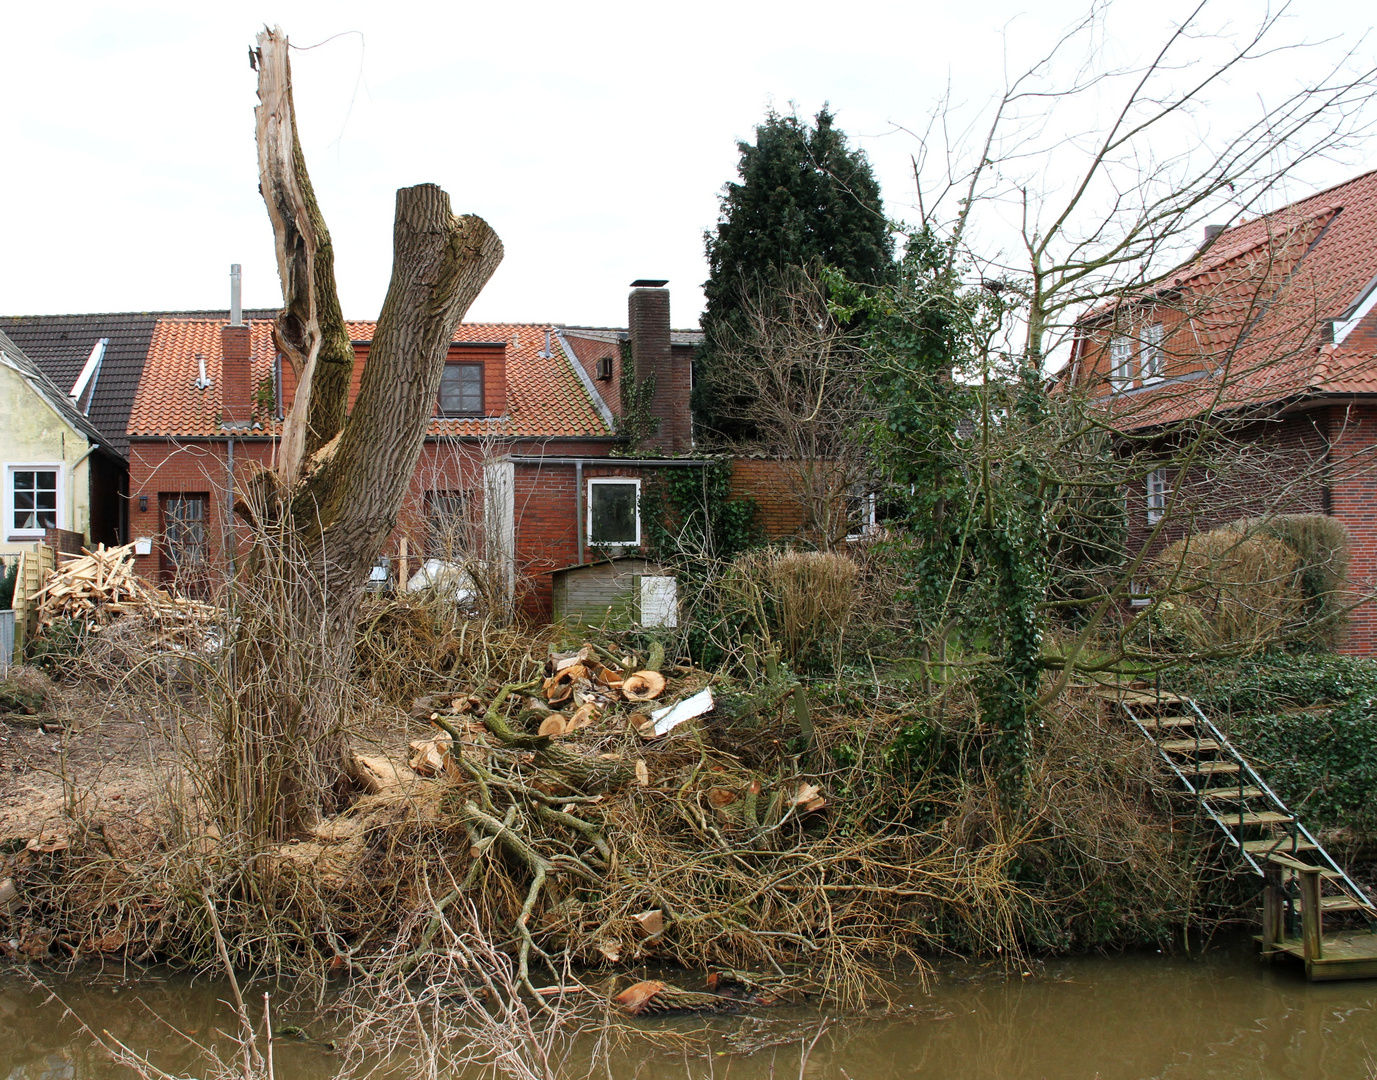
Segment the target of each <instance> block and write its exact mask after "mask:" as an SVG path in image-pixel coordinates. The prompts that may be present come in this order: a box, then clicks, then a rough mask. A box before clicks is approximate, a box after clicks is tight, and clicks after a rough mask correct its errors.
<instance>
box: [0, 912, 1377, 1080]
mask: <svg viewBox="0 0 1377 1080" xmlns="http://www.w3.org/2000/svg"><path fill="white" fill-rule="evenodd" d="M49 985H51V986H52V988H53V989H54V990H56V991H57V992H58V993H59V994H60V995H61V996H62V999H63V1000H64V1001H66V1002H67V1004H68V1005H70V1006H71V1007H72V1009H73V1010H74V1011H75V1012H77V1013H78V1014H80V1016H81V1017H82V1019H83V1020H85V1021H86V1023H87V1024H89V1025H90V1026H91V1027H93V1028H95V1029H97V1030H99V1029H108V1030H109V1031H110V1032H111V1033H113V1034H114V1035H116V1036H117V1037H119V1038H120V1039H121V1040H122V1041H124V1042H126V1043H127V1044H129V1045H130V1046H132V1047H135V1048H137V1049H139V1050H145V1051H149V1052H151V1053H152V1054H153V1055H154V1058H155V1060H157V1061H158V1062H159V1064H161V1065H162V1066H163V1067H165V1068H168V1069H169V1071H173V1072H182V1071H183V1070H190V1073H189V1074H190V1075H198V1076H199V1075H201V1073H200V1072H198V1071H195V1056H194V1054H193V1053H192V1052H191V1051H190V1050H189V1048H188V1047H187V1046H186V1045H185V1041H184V1040H183V1039H182V1038H181V1037H180V1036H178V1035H175V1034H174V1033H173V1030H174V1029H175V1031H177V1032H182V1033H185V1034H186V1035H190V1036H192V1037H193V1038H196V1039H198V1040H201V1041H206V1040H215V1039H216V1038H217V1036H216V1034H215V1033H216V1030H217V1028H218V1029H220V1030H231V1029H232V1026H233V1025H232V1019H233V1018H232V1014H231V1013H230V1011H229V1010H228V1009H227V1008H226V1007H225V1006H224V1005H223V1003H221V1002H220V1001H219V1000H218V999H219V996H220V994H221V992H222V988H220V987H218V986H217V985H216V984H214V983H209V982H204V981H200V982H189V981H187V980H185V979H182V978H180V977H167V978H163V979H159V978H151V977H148V976H140V977H139V978H138V979H134V980H127V981H126V980H125V979H124V978H123V977H122V975H121V973H118V972H106V973H105V974H101V975H94V974H93V973H91V972H90V971H86V972H82V973H81V974H79V975H76V976H72V977H68V978H62V979H54V980H51V981H50V983H49ZM45 996H46V995H45V994H44V992H43V991H41V990H39V989H37V988H35V987H33V986H32V985H30V983H29V982H28V981H27V980H26V979H25V978H24V976H23V975H22V974H21V973H20V972H18V971H15V970H10V971H8V972H5V973H3V974H0V1077H3V1078H4V1080H39V1078H43V1080H106V1078H114V1077H127V1076H129V1075H130V1074H129V1073H128V1072H127V1071H122V1070H121V1069H119V1068H118V1067H115V1066H113V1065H111V1064H110V1063H109V1061H108V1059H107V1058H106V1056H105V1055H104V1054H103V1053H102V1052H100V1051H99V1050H94V1049H92V1048H91V1046H90V1039H89V1038H88V1037H87V1036H85V1035H83V1034H82V1033H81V1031H80V1029H79V1028H78V1026H77V1025H76V1023H75V1022H73V1021H72V1020H71V1019H70V1018H64V1016H63V1008H62V1006H61V1005H60V1004H58V1003H57V1002H55V1001H52V1000H46V1001H45ZM899 1005H900V1008H899V1011H898V1012H897V1014H892V1015H889V1016H883V1017H879V1016H876V1017H834V1018H832V1019H831V1020H830V1022H829V1025H828V1028H827V1030H826V1032H825V1033H824V1034H823V1036H822V1038H821V1039H820V1040H819V1041H818V1043H817V1045H816V1047H815V1048H814V1049H813V1052H812V1055H811V1057H810V1059H809V1063H808V1067H807V1070H806V1076H807V1077H808V1078H810V1080H824V1078H827V1080H831V1078H837V1080H842V1078H847V1077H850V1078H852V1080H862V1078H887V1077H908V1076H913V1077H942V1078H948V1077H960V1078H962V1080H1145V1078H1154V1080H1223V1078H1228V1080H1369V1078H1374V1077H1377V981H1373V982H1352V983H1338V984H1328V985H1324V984H1309V983H1306V982H1305V981H1304V978H1303V977H1302V976H1301V975H1300V974H1299V973H1298V972H1297V971H1296V970H1294V969H1290V968H1267V967H1265V966H1263V965H1261V964H1260V963H1259V962H1258V960H1257V958H1256V956H1255V954H1254V952H1253V951H1252V947H1251V945H1250V943H1249V942H1248V941H1246V940H1243V939H1238V940H1234V941H1231V942H1229V943H1227V944H1224V945H1218V946H1214V947H1211V948H1210V949H1208V950H1206V951H1205V952H1204V954H1203V955H1202V956H1200V957H1199V958H1186V957H1180V956H1164V955H1159V954H1155V953H1128V954H1123V955H1116V956H1082V957H1067V958H1062V959H1057V960H1052V961H1048V962H1045V963H1041V964H1038V965H1036V966H1035V967H1034V968H1032V969H1030V974H1029V975H1027V976H1024V975H1022V974H1021V973H1015V974H1014V975H1013V976H1009V975H1007V974H1006V973H1005V972H1004V971H1003V970H1002V969H997V968H995V967H993V966H981V965H973V964H966V965H952V966H948V967H945V968H943V969H942V970H941V972H940V974H939V976H938V978H937V979H936V980H935V981H934V982H933V983H932V985H931V986H930V988H929V990H928V991H926V992H925V991H923V990H922V989H921V988H920V987H919V986H917V985H916V984H909V985H906V986H904V987H903V991H902V994H901V996H900V998H899ZM820 1019H821V1018H820V1017H819V1016H818V1015H817V1014H815V1013H811V1012H808V1011H806V1010H801V1009H796V1010H787V1011H765V1012H757V1013H754V1014H750V1015H741V1016H735V1017H730V1018H724V1019H721V1020H718V1021H714V1022H713V1023H712V1025H711V1027H710V1029H709V1030H708V1031H707V1032H706V1033H705V1032H704V1025H703V1022H702V1020H701V1019H693V1020H678V1021H676V1020H661V1021H655V1022H652V1023H653V1024H654V1025H656V1029H657V1030H661V1031H663V1030H665V1029H676V1030H678V1031H680V1032H681V1033H684V1034H687V1033H690V1032H693V1033H696V1034H698V1035H702V1036H703V1039H704V1043H703V1045H702V1046H701V1048H700V1049H699V1051H698V1055H699V1056H696V1057H692V1056H691V1057H690V1058H688V1059H687V1060H685V1058H684V1057H683V1056H682V1051H679V1052H676V1053H674V1054H673V1055H667V1054H666V1053H665V1052H664V1051H662V1050H657V1049H654V1048H651V1047H639V1048H635V1049H631V1050H628V1051H625V1052H623V1053H621V1054H620V1056H619V1057H617V1058H616V1059H615V1060H614V1062H613V1063H612V1069H611V1072H612V1075H613V1076H614V1077H616V1078H617V1080H623V1078H626V1080H629V1078H632V1077H666V1078H669V1077H693V1078H695V1080H696V1078H699V1077H733V1078H737V1080H764V1078H766V1077H770V1076H794V1075H797V1071H798V1059H799V1049H798V1042H797V1041H796V1040H797V1039H799V1038H804V1037H809V1038H811V1034H812V1033H813V1032H815V1031H816V1029H817V1025H818V1023H819V1022H820ZM284 1022H285V1021H284ZM307 1026H308V1027H310V1026H311V1025H307ZM313 1034H315V1035H317V1036H319V1037H320V1038H321V1039H326V1038H328V1033H327V1032H325V1031H324V1029H317V1030H315V1031H314V1032H313ZM220 1041H221V1042H222V1043H225V1042H226V1040H225V1039H224V1038H223V1037H220ZM772 1043H773V1044H775V1045H771V1044H772ZM277 1045H278V1063H279V1068H278V1075H279V1076H284V1077H292V1078H293V1080H326V1078H328V1077H332V1076H334V1075H335V1072H336V1070H337V1068H338V1067H339V1062H338V1060H337V1059H336V1057H335V1056H334V1055H333V1054H332V1053H331V1052H330V1050H329V1049H328V1047H326V1046H324V1045H321V1044H320V1043H319V1042H301V1041H293V1040H282V1041H280V1042H279V1043H278V1044H277ZM751 1047H763V1049H757V1050H756V1051H755V1052H754V1053H746V1052H744V1051H745V1050H746V1049H749V1048H751ZM570 1075H571V1076H573V1075H580V1070H577V1069H574V1070H573V1071H571V1072H570Z"/></svg>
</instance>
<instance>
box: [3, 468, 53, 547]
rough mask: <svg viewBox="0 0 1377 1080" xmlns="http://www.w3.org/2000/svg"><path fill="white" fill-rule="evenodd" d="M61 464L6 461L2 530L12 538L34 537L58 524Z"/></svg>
mask: <svg viewBox="0 0 1377 1080" xmlns="http://www.w3.org/2000/svg"><path fill="white" fill-rule="evenodd" d="M61 505H62V466H61V465H50V464H33V465H10V466H8V467H7V468H6V470H5V532H6V534H7V535H8V536H10V537H11V538H12V539H28V538H38V537H41V536H42V535H43V530H45V529H56V528H57V527H58V515H59V510H58V507H60V506H61Z"/></svg>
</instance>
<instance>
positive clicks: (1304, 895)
mask: <svg viewBox="0 0 1377 1080" xmlns="http://www.w3.org/2000/svg"><path fill="white" fill-rule="evenodd" d="M1297 876H1298V877H1299V878H1300V894H1301V948H1302V952H1303V955H1304V957H1305V963H1306V971H1307V974H1308V973H1309V965H1310V962H1311V961H1312V960H1321V959H1323V941H1324V918H1323V916H1324V909H1323V908H1322V907H1321V906H1320V903H1321V901H1320V868H1319V867H1318V866H1316V867H1314V868H1310V867H1307V868H1306V869H1305V870H1303V871H1297Z"/></svg>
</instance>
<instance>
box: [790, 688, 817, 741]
mask: <svg viewBox="0 0 1377 1080" xmlns="http://www.w3.org/2000/svg"><path fill="white" fill-rule="evenodd" d="M794 719H795V720H797V721H798V730H799V733H800V734H801V735H802V736H803V745H804V748H805V750H804V752H805V753H810V754H811V753H812V752H813V716H812V714H811V713H810V712H809V711H808V694H807V692H806V691H805V690H804V689H803V686H802V684H800V685H798V686H795V687H794Z"/></svg>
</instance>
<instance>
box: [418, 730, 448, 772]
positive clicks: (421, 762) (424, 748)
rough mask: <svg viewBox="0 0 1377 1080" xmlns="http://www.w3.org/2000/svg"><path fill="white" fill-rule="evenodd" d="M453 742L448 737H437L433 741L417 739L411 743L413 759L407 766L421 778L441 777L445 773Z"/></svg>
mask: <svg viewBox="0 0 1377 1080" xmlns="http://www.w3.org/2000/svg"><path fill="white" fill-rule="evenodd" d="M452 742H453V740H452V739H451V738H450V737H449V736H448V735H437V736H436V737H435V738H433V739H416V740H415V741H413V742H412V743H411V759H410V760H409V761H408V762H407V766H408V767H409V768H410V769H411V771H412V772H414V773H419V774H420V775H421V776H439V775H440V774H441V773H442V772H444V771H445V762H446V759H447V758H448V757H449V752H450V745H451V744H452Z"/></svg>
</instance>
